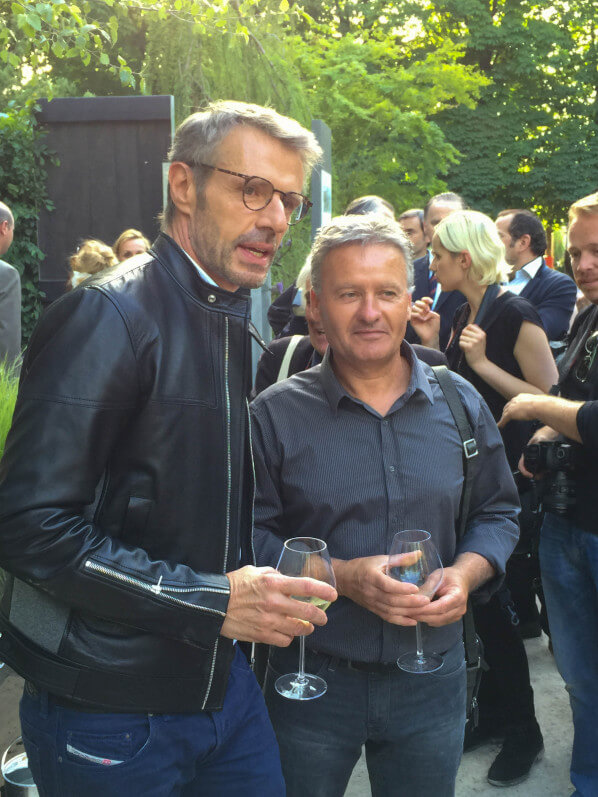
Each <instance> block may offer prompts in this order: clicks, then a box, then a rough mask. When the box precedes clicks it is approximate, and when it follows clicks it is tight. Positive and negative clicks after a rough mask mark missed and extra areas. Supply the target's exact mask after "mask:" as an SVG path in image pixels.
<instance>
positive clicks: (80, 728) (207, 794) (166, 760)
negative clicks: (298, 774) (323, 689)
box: [21, 648, 285, 797]
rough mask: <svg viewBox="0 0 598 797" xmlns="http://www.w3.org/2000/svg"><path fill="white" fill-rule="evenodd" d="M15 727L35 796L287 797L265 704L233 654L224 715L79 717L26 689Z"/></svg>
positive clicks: (240, 656) (43, 694)
mask: <svg viewBox="0 0 598 797" xmlns="http://www.w3.org/2000/svg"><path fill="white" fill-rule="evenodd" d="M21 727H22V733H23V741H24V743H25V749H26V751H27V755H28V757H29V766H30V768H31V772H32V773H33V777H34V780H35V783H36V785H37V787H38V790H39V794H40V797H128V795H139V796H140V797H141V795H143V797H199V796H200V795H201V797H238V795H243V797H266V796H267V797H284V794H285V786H284V781H283V777H282V771H281V768H280V758H279V754H278V746H277V744H276V740H275V738H274V731H273V730H272V724H271V723H270V720H269V718H268V714H267V712H266V706H265V704H264V698H263V696H262V694H261V692H260V689H259V687H258V685H257V682H256V680H255V678H254V677H253V673H252V672H251V670H250V669H249V666H248V665H247V661H246V659H245V658H244V656H243V654H242V653H241V651H240V650H239V649H238V648H237V652H236V657H235V659H234V661H233V664H232V667H231V673H230V678H229V682H228V687H227V691H226V698H225V701H224V706H223V708H222V711H201V712H198V713H194V714H111V713H100V712H87V711H79V710H73V709H70V708H66V707H63V706H60V705H58V704H57V702H56V700H55V699H54V698H53V697H52V696H51V695H49V694H48V692H44V691H43V690H39V689H36V688H34V687H32V686H31V685H27V687H26V689H25V692H24V693H23V698H22V700H21Z"/></svg>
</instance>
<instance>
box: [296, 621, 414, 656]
mask: <svg viewBox="0 0 598 797" xmlns="http://www.w3.org/2000/svg"><path fill="white" fill-rule="evenodd" d="M301 638H302V639H303V637H301ZM415 647H416V649H417V658H418V659H420V660H421V659H423V657H424V646H423V644H422V626H421V623H416V625H415Z"/></svg>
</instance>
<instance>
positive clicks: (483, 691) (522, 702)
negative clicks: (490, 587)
mask: <svg viewBox="0 0 598 797" xmlns="http://www.w3.org/2000/svg"><path fill="white" fill-rule="evenodd" d="M473 613H474V620H475V626H476V630H477V632H478V634H479V636H480V638H481V640H482V642H483V644H484V658H485V659H486V662H487V664H488V667H489V670H488V671H487V672H484V674H483V676H482V683H481V686H480V692H479V695H478V700H479V704H480V722H481V723H482V724H484V725H486V724H487V725H490V726H491V727H492V728H493V729H495V730H497V731H502V730H506V731H508V730H509V729H510V728H525V727H529V726H530V725H535V722H536V714H535V709H534V692H533V690H532V687H531V683H530V678H529V665H528V661H527V653H526V652H525V647H524V645H523V641H522V639H521V636H520V634H519V631H518V630H517V628H516V626H514V625H513V624H512V622H511V616H510V615H509V614H508V612H507V610H506V609H505V608H504V607H503V605H502V604H501V600H500V594H498V593H497V594H495V595H493V596H492V598H491V599H490V600H489V602H488V603H485V604H483V605H478V606H474V611H473Z"/></svg>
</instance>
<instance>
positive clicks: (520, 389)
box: [411, 210, 558, 469]
mask: <svg viewBox="0 0 598 797" xmlns="http://www.w3.org/2000/svg"><path fill="white" fill-rule="evenodd" d="M430 267H431V269H432V271H434V272H435V274H436V277H437V279H438V282H439V283H440V285H441V286H442V290H443V291H453V290H458V291H461V293H462V294H463V295H464V296H465V298H466V299H467V303H466V304H464V305H463V306H462V307H461V308H460V309H459V310H458V311H457V313H456V315H455V319H454V321H453V332H452V336H451V338H450V340H449V343H448V345H447V348H446V351H445V354H446V356H447V359H448V361H449V366H450V367H451V368H452V369H453V370H454V371H456V372H457V373H459V374H461V375H462V376H464V377H465V378H466V379H468V380H469V381H470V382H471V383H472V384H473V385H474V386H475V387H476V388H477V389H478V390H479V392H480V393H481V394H482V396H483V397H484V398H485V400H486V403H487V404H488V406H489V407H490V410H491V411H492V414H493V415H494V418H495V420H498V419H499V418H500V416H501V414H502V410H503V407H504V405H505V404H506V403H507V401H509V399H511V398H513V396H516V395H518V394H519V393H537V394H541V393H546V392H548V390H549V389H550V387H551V386H552V385H553V384H555V383H556V381H557V378H558V374H557V369H556V366H555V363H554V358H553V356H552V353H551V350H550V346H549V344H548V338H547V337H546V333H545V332H544V329H543V327H542V322H541V320H540V317H539V315H538V313H537V312H536V310H535V308H534V307H533V306H532V305H531V304H530V303H529V302H528V301H527V299H524V298H523V297H521V296H516V295H515V294H513V293H511V292H510V291H507V290H505V289H503V288H501V287H500V283H501V282H505V281H506V279H507V274H508V266H507V265H506V263H505V260H504V246H503V244H502V241H501V240H500V238H499V237H498V233H497V231H496V227H495V225H494V222H493V221H492V220H491V219H490V218H488V216H485V215H484V214H483V213H478V212H477V211H475V210H458V211H455V212H454V213H451V214H450V216H447V217H446V218H445V219H443V220H442V221H441V222H440V223H439V224H438V226H437V227H436V229H435V233H434V237H433V239H432V262H431V264H430ZM430 304H431V301H430V300H428V298H427V297H424V298H423V299H420V300H419V301H417V302H416V303H415V305H414V307H413V313H412V317H411V324H412V325H413V328H414V329H415V331H416V332H417V334H418V335H419V336H420V338H421V340H422V343H424V344H425V345H427V346H432V347H434V348H438V331H439V329H440V316H439V315H438V314H437V313H434V312H433V311H432V310H431V309H430ZM509 427H511V428H509ZM527 433H528V430H527V427H524V425H523V424H520V425H517V424H510V425H509V426H507V427H506V429H505V430H504V433H503V439H504V442H505V448H506V449H507V456H508V458H509V462H510V463H511V465H512V467H513V469H515V468H516V466H517V461H518V459H519V456H520V454H521V450H522V448H523V446H524V445H525V443H526V441H527V439H528V438H527V437H526V435H527Z"/></svg>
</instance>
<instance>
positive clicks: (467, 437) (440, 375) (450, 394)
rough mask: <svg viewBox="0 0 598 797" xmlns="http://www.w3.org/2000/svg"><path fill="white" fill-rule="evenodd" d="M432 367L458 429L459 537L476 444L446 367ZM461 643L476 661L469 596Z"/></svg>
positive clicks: (466, 509)
mask: <svg viewBox="0 0 598 797" xmlns="http://www.w3.org/2000/svg"><path fill="white" fill-rule="evenodd" d="M432 371H434V375H435V376H436V379H437V380H438V384H439V385H440V389H441V390H442V392H443V393H444V398H445V399H446V403H447V404H448V407H449V409H450V411H451V414H452V416H453V418H454V419H455V424H456V426H457V429H458V430H459V435H460V436H461V440H462V445H463V490H462V492H461V505H460V507H459V520H458V522H457V539H458V540H460V539H461V537H462V536H463V535H464V534H465V527H466V525H467V517H468V514H469V504H470V501H471V491H472V488H473V477H474V471H475V466H477V464H478V459H477V457H478V444H477V442H476V439H475V437H474V434H473V429H472V428H471V424H470V422H469V418H468V417H467V413H466V412H465V407H464V406H463V402H462V401H461V397H460V396H459V393H458V391H457V388H456V387H455V383H454V382H453V378H452V376H451V374H450V371H449V369H448V368H447V367H446V366H445V365H435V366H432ZM463 644H464V646H465V658H466V661H467V663H468V665H473V664H476V663H478V664H479V660H480V650H479V646H478V644H477V635H476V631H475V625H474V622H473V611H472V608H471V601H470V600H468V601H467V611H466V612H465V615H464V617H463Z"/></svg>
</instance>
